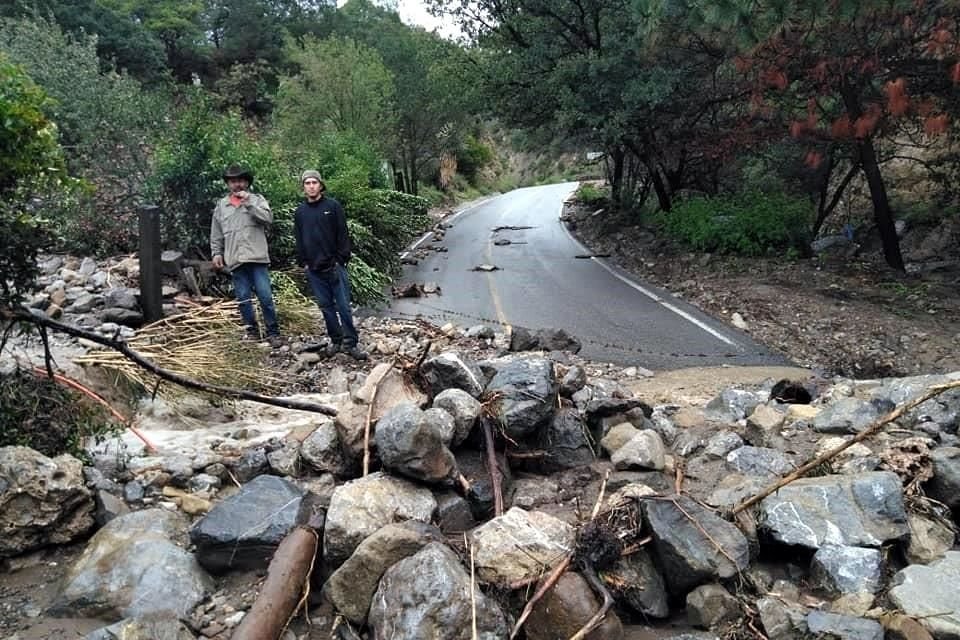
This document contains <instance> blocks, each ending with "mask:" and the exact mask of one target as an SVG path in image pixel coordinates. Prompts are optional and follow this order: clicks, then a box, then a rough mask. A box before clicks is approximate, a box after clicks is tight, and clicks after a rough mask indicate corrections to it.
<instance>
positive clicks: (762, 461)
mask: <svg viewBox="0 0 960 640" xmlns="http://www.w3.org/2000/svg"><path fill="white" fill-rule="evenodd" d="M727 468H728V469H730V470H731V471H733V472H735V473H740V474H742V475H745V476H760V477H767V476H770V477H777V476H784V475H787V474H788V473H790V472H791V471H793V470H794V468H795V467H794V465H793V464H792V463H791V462H790V460H789V459H788V458H787V457H786V456H785V455H784V454H782V453H781V452H779V451H777V450H776V449H767V448H764V447H750V446H746V447H740V448H739V449H735V450H733V451H731V452H730V453H729V454H727Z"/></svg>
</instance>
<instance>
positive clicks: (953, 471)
mask: <svg viewBox="0 0 960 640" xmlns="http://www.w3.org/2000/svg"><path fill="white" fill-rule="evenodd" d="M930 458H931V459H932V460H933V478H931V479H930V482H929V483H928V484H927V494H928V495H929V496H930V497H931V498H935V499H937V500H939V501H940V502H942V503H944V504H946V505H948V506H949V507H950V508H952V509H960V448H957V447H939V448H937V449H934V450H933V452H932V453H931V454H930Z"/></svg>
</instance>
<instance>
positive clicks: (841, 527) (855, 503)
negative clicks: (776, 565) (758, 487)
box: [760, 471, 910, 549]
mask: <svg viewBox="0 0 960 640" xmlns="http://www.w3.org/2000/svg"><path fill="white" fill-rule="evenodd" d="M760 524H761V526H762V527H763V529H764V530H765V531H767V532H768V533H769V535H770V536H771V537H772V538H773V539H774V540H776V541H777V542H781V543H783V544H788V545H800V546H804V547H808V548H810V549H819V548H820V547H822V546H823V545H825V544H833V545H844V546H853V547H860V546H864V547H879V546H880V545H882V544H884V543H886V542H890V541H894V540H901V539H904V538H906V537H907V536H908V535H909V533H910V529H909V527H908V526H907V515H906V512H905V511H904V507H903V487H902V486H901V484H900V478H899V477H897V475H896V474H895V473H892V472H890V471H875V472H870V473H861V474H859V475H855V476H847V475H844V476H835V475H834V476H824V477H819V478H802V479H800V480H797V481H795V482H792V483H791V484H788V485H787V486H785V487H782V488H781V489H780V490H779V491H777V493H775V494H773V495H771V496H769V497H767V498H765V499H764V500H763V502H761V503H760Z"/></svg>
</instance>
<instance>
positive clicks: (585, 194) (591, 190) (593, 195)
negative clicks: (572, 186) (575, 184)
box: [577, 182, 610, 207]
mask: <svg viewBox="0 0 960 640" xmlns="http://www.w3.org/2000/svg"><path fill="white" fill-rule="evenodd" d="M609 197H610V194H609V190H608V189H600V188H597V187H595V186H594V185H592V184H590V183H589V182H585V183H583V184H582V185H580V188H579V189H577V200H579V201H580V202H582V203H583V204H585V205H587V206H588V207H594V206H600V205H603V204H605V203H606V202H607V200H608V199H609Z"/></svg>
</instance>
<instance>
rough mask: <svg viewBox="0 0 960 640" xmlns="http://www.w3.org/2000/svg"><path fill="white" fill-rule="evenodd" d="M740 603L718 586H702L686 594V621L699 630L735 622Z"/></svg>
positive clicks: (739, 612)
mask: <svg viewBox="0 0 960 640" xmlns="http://www.w3.org/2000/svg"><path fill="white" fill-rule="evenodd" d="M741 615H742V613H741V611H740V602H739V601H738V600H737V599H736V598H734V597H733V596H732V595H730V592H729V591H727V590H726V589H724V588H723V587H722V586H721V585H719V584H704V585H701V586H699V587H697V588H696V589H694V590H693V591H691V592H690V593H688V594H687V621H688V622H689V623H690V624H691V625H692V626H694V627H698V628H700V629H712V628H713V627H716V626H717V625H719V624H721V623H724V622H728V621H731V620H736V619H737V618H739V617H740V616H741Z"/></svg>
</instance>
